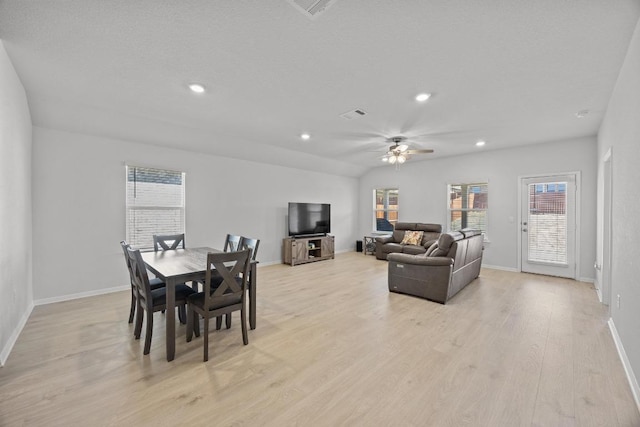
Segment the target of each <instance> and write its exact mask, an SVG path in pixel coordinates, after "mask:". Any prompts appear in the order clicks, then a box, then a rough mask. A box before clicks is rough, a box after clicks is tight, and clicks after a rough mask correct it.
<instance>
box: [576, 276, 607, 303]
mask: <svg viewBox="0 0 640 427" xmlns="http://www.w3.org/2000/svg"><path fill="white" fill-rule="evenodd" d="M578 282H585V283H596V279H594V278H593V277H579V278H578ZM600 301H602V300H600Z"/></svg>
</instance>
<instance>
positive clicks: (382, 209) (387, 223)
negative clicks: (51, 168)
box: [373, 188, 398, 231]
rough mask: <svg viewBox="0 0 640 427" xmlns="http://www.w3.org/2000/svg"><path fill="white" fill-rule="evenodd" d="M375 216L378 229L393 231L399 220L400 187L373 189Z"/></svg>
mask: <svg viewBox="0 0 640 427" xmlns="http://www.w3.org/2000/svg"><path fill="white" fill-rule="evenodd" d="M373 217H374V221H375V230H376V231H393V226H394V225H395V224H396V222H398V189H397V188H384V189H377V190H373Z"/></svg>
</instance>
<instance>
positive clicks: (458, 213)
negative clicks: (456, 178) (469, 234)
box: [448, 182, 489, 238]
mask: <svg viewBox="0 0 640 427" xmlns="http://www.w3.org/2000/svg"><path fill="white" fill-rule="evenodd" d="M448 190H449V191H448V192H449V215H448V221H449V224H448V226H449V230H452V231H458V230H462V229H463V228H474V229H477V230H480V231H482V233H483V234H484V235H485V238H486V234H487V212H488V208H489V184H487V183H486V182H484V183H472V184H449V188H448Z"/></svg>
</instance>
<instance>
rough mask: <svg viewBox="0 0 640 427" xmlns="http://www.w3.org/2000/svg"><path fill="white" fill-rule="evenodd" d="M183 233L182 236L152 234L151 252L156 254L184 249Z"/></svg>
mask: <svg viewBox="0 0 640 427" xmlns="http://www.w3.org/2000/svg"><path fill="white" fill-rule="evenodd" d="M184 248H185V242H184V233H182V234H164V235H162V234H154V235H153V250H154V251H156V252H158V251H160V250H162V251H170V250H175V249H184Z"/></svg>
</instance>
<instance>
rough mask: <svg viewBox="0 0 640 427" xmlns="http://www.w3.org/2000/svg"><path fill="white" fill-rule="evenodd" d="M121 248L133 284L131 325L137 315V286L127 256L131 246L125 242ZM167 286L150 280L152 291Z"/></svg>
mask: <svg viewBox="0 0 640 427" xmlns="http://www.w3.org/2000/svg"><path fill="white" fill-rule="evenodd" d="M120 246H121V247H122V251H123V252H124V261H125V262H126V264H127V270H128V271H129V282H130V283H131V308H130V309H129V323H133V316H134V315H135V313H136V300H137V293H136V285H135V283H134V281H133V271H132V270H131V262H130V261H129V256H128V255H127V248H129V247H130V246H129V244H128V243H127V242H125V241H124V240H123V241H121V242H120ZM164 286H165V283H164V282H163V281H162V280H160V279H158V278H157V277H154V278H153V279H149V287H150V288H151V290H154V289H158V288H162V287H164Z"/></svg>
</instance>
